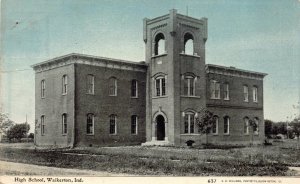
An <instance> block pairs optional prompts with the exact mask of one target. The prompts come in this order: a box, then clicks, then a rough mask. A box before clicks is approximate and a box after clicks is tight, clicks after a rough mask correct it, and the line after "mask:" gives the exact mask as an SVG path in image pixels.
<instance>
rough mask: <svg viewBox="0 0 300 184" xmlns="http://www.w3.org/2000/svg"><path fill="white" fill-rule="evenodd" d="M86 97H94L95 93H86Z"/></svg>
mask: <svg viewBox="0 0 300 184" xmlns="http://www.w3.org/2000/svg"><path fill="white" fill-rule="evenodd" d="M86 95H95V93H86Z"/></svg>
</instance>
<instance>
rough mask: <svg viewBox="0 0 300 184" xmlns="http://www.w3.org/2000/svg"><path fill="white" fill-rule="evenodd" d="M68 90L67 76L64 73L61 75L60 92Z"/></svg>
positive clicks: (65, 92)
mask: <svg viewBox="0 0 300 184" xmlns="http://www.w3.org/2000/svg"><path fill="white" fill-rule="evenodd" d="M67 91H68V76H67V75H64V76H63V77H62V94H67Z"/></svg>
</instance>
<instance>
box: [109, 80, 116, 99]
mask: <svg viewBox="0 0 300 184" xmlns="http://www.w3.org/2000/svg"><path fill="white" fill-rule="evenodd" d="M117 87H118V84H117V79H116V78H115V77H111V78H109V96H117Z"/></svg>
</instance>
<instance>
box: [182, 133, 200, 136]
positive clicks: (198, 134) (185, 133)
mask: <svg viewBox="0 0 300 184" xmlns="http://www.w3.org/2000/svg"><path fill="white" fill-rule="evenodd" d="M180 135H187V136H189V135H192V136H196V135H201V134H195V133H194V134H189V133H185V134H180Z"/></svg>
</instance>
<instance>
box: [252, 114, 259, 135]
mask: <svg viewBox="0 0 300 184" xmlns="http://www.w3.org/2000/svg"><path fill="white" fill-rule="evenodd" d="M258 130H259V120H258V118H254V125H253V133H254V134H255V135H258Z"/></svg>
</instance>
